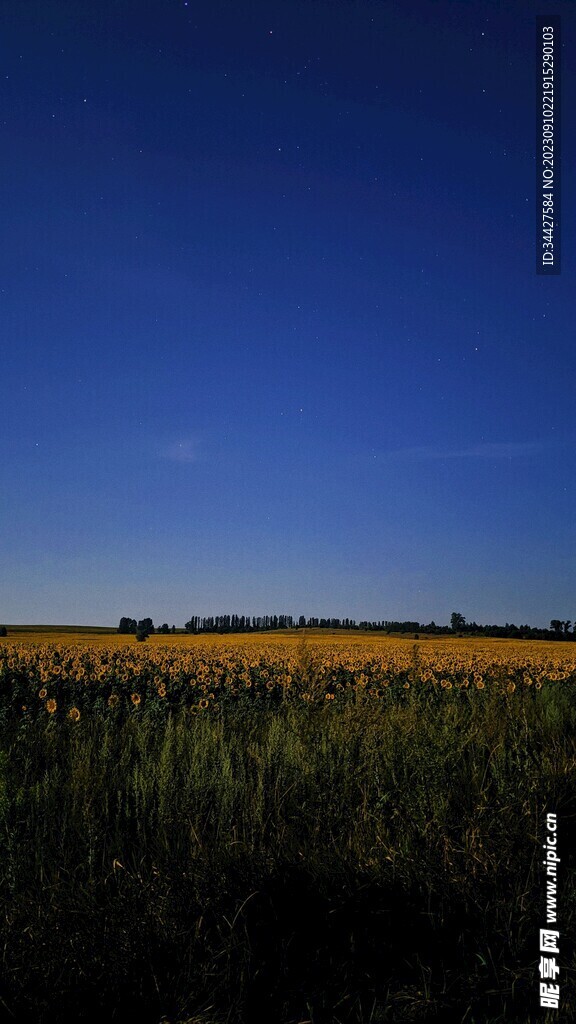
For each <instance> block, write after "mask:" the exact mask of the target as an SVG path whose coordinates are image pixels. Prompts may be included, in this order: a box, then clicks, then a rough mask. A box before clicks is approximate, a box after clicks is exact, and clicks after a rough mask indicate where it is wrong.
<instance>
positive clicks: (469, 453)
mask: <svg viewBox="0 0 576 1024" xmlns="http://www.w3.org/2000/svg"><path fill="white" fill-rule="evenodd" d="M542 448H543V445H542V444H539V443H538V442H536V441H495V442H486V443H481V444H474V445H470V446H469V447H468V448H439V447H435V446H433V445H421V446H419V447H415V448H399V449H398V450H397V451H395V452H383V453H382V454H383V456H384V457H385V458H387V459H515V458H519V457H521V456H526V455H535V454H536V453H537V452H540V451H542Z"/></svg>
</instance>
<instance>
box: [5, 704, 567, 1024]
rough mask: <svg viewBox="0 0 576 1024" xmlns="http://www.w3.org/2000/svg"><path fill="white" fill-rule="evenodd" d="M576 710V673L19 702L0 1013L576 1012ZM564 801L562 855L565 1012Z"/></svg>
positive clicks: (52, 1016)
mask: <svg viewBox="0 0 576 1024" xmlns="http://www.w3.org/2000/svg"><path fill="white" fill-rule="evenodd" d="M575 725H576V710H575V703H574V697H573V691H572V688H564V689H563V688H562V687H561V686H555V687H549V688H544V689H542V690H541V691H540V692H538V693H535V692H534V690H531V691H530V692H518V693H515V694H513V695H512V696H511V697H510V698H509V699H508V698H502V696H501V695H496V694H495V693H494V695H491V694H490V693H489V692H488V691H487V690H486V691H482V692H480V691H474V692H464V691H462V692H459V693H458V694H455V693H452V694H450V695H446V699H445V700H442V701H440V702H438V701H437V702H436V703H435V705H432V704H430V703H429V702H427V701H426V699H425V698H424V697H423V696H422V697H420V696H419V693H418V691H417V688H415V689H414V690H413V691H410V694H409V695H408V696H406V698H405V699H403V700H401V701H399V702H398V704H397V706H387V707H386V708H385V709H383V708H381V707H378V706H375V705H374V704H373V703H372V704H370V703H362V702H361V701H359V702H358V703H356V704H348V705H345V706H344V705H342V706H340V707H335V706H334V705H333V704H332V705H330V704H328V705H326V704H325V703H324V704H322V703H320V702H318V703H308V704H302V703H301V705H300V706H298V705H296V704H290V703H286V704H283V705H281V706H278V707H277V708H266V707H255V706H254V707H250V708H245V709H244V710H242V709H236V710H233V709H229V710H224V711H222V713H221V714H220V716H219V717H218V716H215V715H214V716H212V714H211V713H210V714H206V715H197V716H196V717H192V716H191V715H190V714H188V713H187V712H186V711H184V710H182V711H181V712H178V711H174V712H171V713H170V714H169V716H168V717H167V718H166V720H164V721H156V722H154V721H152V720H150V719H148V720H147V719H145V718H144V717H140V718H139V717H138V715H132V716H125V717H124V718H117V719H116V720H114V721H112V720H110V719H108V720H106V719H105V717H103V716H98V715H94V716H93V717H92V718H90V717H83V718H82V720H81V721H79V722H77V723H73V722H62V721H60V722H56V721H55V720H52V719H50V718H48V719H47V720H42V721H41V720H40V719H37V720H35V721H27V722H26V721H24V722H23V721H18V722H16V721H13V720H11V719H9V718H7V719H6V720H5V722H4V725H3V726H2V741H1V751H2V761H1V778H2V782H1V788H0V875H1V877H0V901H1V907H2V913H1V920H0V928H1V930H2V934H1V935H0V939H1V942H0V951H1V974H2V982H1V988H0V996H1V1000H2V1001H1V1002H0V1018H2V1019H5V1020H6V1021H18V1022H26V1024H28V1022H30V1024H32V1022H34V1024H45V1022H48V1021H62V1022H64V1021H65V1022H68V1021H84V1020H93V1019H99V1020H102V1021H123V1020H124V1019H126V1018H127V1017H128V1016H129V1017H130V1019H133V1020H135V1021H138V1024H159V1022H160V1021H161V1020H165V1021H170V1022H176V1021H188V1022H190V1024H200V1022H202V1024H224V1022H227V1024H254V1022H258V1021H270V1022H271V1024H296V1022H305V1021H308V1022H313V1024H324V1022H335V1024H337V1022H350V1024H368V1022H372V1024H382V1022H388V1021H399V1022H401V1021H406V1022H408V1021H427V1022H432V1021H438V1022H440V1021H443V1022H444V1021H446V1022H450V1021H461V1022H463V1024H491V1022H493V1024H495V1022H499V1021H518V1022H528V1021H532V1020H539V1021H545V1020H547V1019H549V1020H550V1021H552V1020H554V1021H557V1020H558V1021H562V1022H564V1021H569V1020H576V996H575V993H574V984H573V982H574V944H573V934H574V922H575V909H576V906H575V904H576V900H575V896H574V890H573V884H572V882H573V858H572V850H573V849H574V834H575V821H576V818H575V814H576V790H575V778H576V772H575V764H576V743H575V735H576V733H575ZM546 811H554V812H556V814H557V815H558V823H559V833H558V835H559V839H558V842H559V850H560V856H561V858H562V866H561V871H560V875H559V891H558V904H559V910H560V917H559V925H558V927H559V929H560V931H561V943H562V947H561V957H560V961H561V964H562V974H561V976H560V978H559V981H560V982H561V991H562V1008H561V1011H560V1013H559V1014H554V1013H550V1014H549V1015H548V1017H547V1016H546V1014H545V1013H544V1011H539V1010H538V985H539V981H540V978H539V975H538V961H539V957H540V953H539V949H538V933H539V929H540V928H542V927H544V926H545V912H544V874H543V869H542V866H541V861H542V846H541V844H542V842H543V841H544V828H545V812H546ZM2 1015H3V1016H2Z"/></svg>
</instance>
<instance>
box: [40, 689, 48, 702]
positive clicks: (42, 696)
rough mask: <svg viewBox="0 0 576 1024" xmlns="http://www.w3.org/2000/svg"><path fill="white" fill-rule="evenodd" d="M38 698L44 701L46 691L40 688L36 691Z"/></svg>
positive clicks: (46, 694)
mask: <svg viewBox="0 0 576 1024" xmlns="http://www.w3.org/2000/svg"><path fill="white" fill-rule="evenodd" d="M38 696H39V697H40V700H44V698H45V697H47V696H48V690H46V689H44V687H42V689H41V690H39V691H38Z"/></svg>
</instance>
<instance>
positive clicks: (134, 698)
mask: <svg viewBox="0 0 576 1024" xmlns="http://www.w3.org/2000/svg"><path fill="white" fill-rule="evenodd" d="M141 699H142V698H141V697H140V694H139V693H132V694H131V695H130V700H131V701H132V703H133V704H134V706H135V707H136V706H137V705H138V704H139V703H140V701H141Z"/></svg>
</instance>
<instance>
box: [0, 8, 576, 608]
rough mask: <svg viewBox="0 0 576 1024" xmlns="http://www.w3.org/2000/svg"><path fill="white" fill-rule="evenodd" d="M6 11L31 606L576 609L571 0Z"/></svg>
mask: <svg viewBox="0 0 576 1024" xmlns="http://www.w3.org/2000/svg"><path fill="white" fill-rule="evenodd" d="M542 13H547V14H560V15H562V16H563V22H562V27H563V40H564V48H563V62H564V68H563V78H562V88H563V96H562V100H563V124H564V135H563V168H564V177H563V211H562V222H563V231H564V236H563V238H564V244H563V263H562V274H561V275H560V276H556V277H542V276H538V275H537V274H536V272H535V241H534V234H535V216H536V214H535V200H534V193H535V115H534V109H535V93H536V68H535V15H537V14H542ZM0 29H1V31H0V38H1V44H0V46H1V53H2V83H1V84H2V100H1V111H0V129H1V132H2V161H1V171H0V174H1V177H2V194H3V200H2V203H1V212H0V217H1V221H2V238H3V243H2V246H1V249H0V260H1V294H0V299H1V311H0V336H1V339H2V340H1V353H0V391H1V396H2V398H1V406H0V408H1V418H0V488H1V492H0V493H1V498H0V530H1V538H2V542H1V545H0V577H1V593H2V598H1V601H0V622H7V623H26V622H28V623H74V624H77V623H85V624H88V623H91V624H102V625H107V624H110V625H117V623H118V620H119V618H120V616H121V615H127V616H133V617H135V618H140V617H143V616H151V617H152V618H153V619H154V622H155V623H156V624H157V625H158V624H159V623H161V622H164V621H168V622H169V624H172V623H173V622H174V623H176V625H178V626H180V625H182V624H183V622H184V621H185V620H186V619H188V618H189V617H190V616H191V615H212V614H220V613H232V612H236V613H238V614H250V615H261V614H274V613H276V614H279V613H285V614H294V615H300V614H304V615H307V616H308V615H318V616H338V617H346V616H350V617H354V618H357V619H364V618H368V619H415V620H418V621H421V622H428V621H430V620H431V619H434V620H435V621H436V622H438V623H446V622H448V621H449V618H450V614H451V612H452V611H455V610H456V611H460V612H461V613H462V614H463V615H464V616H465V617H466V618H467V619H468V620H476V621H478V622H489V623H496V622H498V623H504V622H515V623H516V624H517V625H518V624H522V623H530V624H532V625H548V623H549V621H550V619H551V618H553V617H558V618H568V619H576V588H575V586H574V579H575V570H576V547H575V522H576V516H575V504H576V459H575V455H574V445H575V440H576V422H575V421H576V401H575V373H574V371H575V365H576V347H575V343H574V342H575V338H574V325H575V323H576V315H575V312H576V311H575V305H576V289H575V287H574V267H575V263H574V216H575V210H574V192H573V188H572V183H573V181H574V173H573V168H574V157H575V152H574V149H575V147H574V132H573V131H569V130H568V129H569V128H570V126H572V128H573V127H574V100H575V96H574V93H575V88H574V87H575V81H574V74H573V68H574V66H575V61H574V55H575V53H576V32H575V29H576V16H575V12H574V5H573V3H569V2H565V3H556V4H549V3H546V4H540V5H536V4H535V3H533V2H531V0H523V2H516V3H502V2H486V0H482V2H474V3H464V2H449V0H428V2H412V3H410V2H406V0H402V2H387V0H382V2H375V0H356V2H352V0H349V2H344V0H340V2H336V0H246V2H242V0H233V2H227V0H202V2H200V0H188V3H186V2H184V0H178V2H176V0H174V2H172V0H139V2H138V3H136V2H132V0H114V2H112V0H74V2H70V0H42V2H36V0H5V2H4V3H3V4H2V8H1V11H0Z"/></svg>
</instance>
